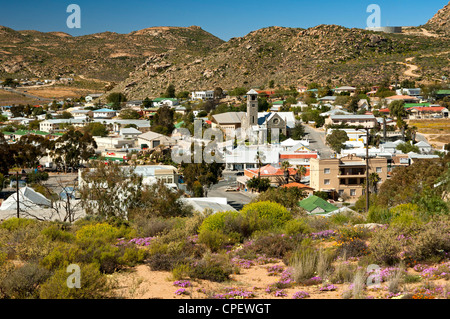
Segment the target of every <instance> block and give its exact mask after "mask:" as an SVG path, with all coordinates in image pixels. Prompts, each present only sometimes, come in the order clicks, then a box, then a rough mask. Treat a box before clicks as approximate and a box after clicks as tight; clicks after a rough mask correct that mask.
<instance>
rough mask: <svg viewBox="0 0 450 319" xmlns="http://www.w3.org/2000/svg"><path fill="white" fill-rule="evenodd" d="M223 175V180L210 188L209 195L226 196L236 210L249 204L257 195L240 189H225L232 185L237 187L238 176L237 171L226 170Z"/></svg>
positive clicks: (229, 203)
mask: <svg viewBox="0 0 450 319" xmlns="http://www.w3.org/2000/svg"><path fill="white" fill-rule="evenodd" d="M223 177H224V178H223V180H220V181H219V183H217V184H215V185H213V186H212V187H211V189H209V190H208V195H207V197H226V199H227V201H228V205H230V206H232V207H233V208H234V209H236V210H240V209H242V207H243V206H244V205H245V204H248V203H250V202H251V201H252V199H253V197H256V195H255V194H248V195H247V194H244V193H243V192H239V191H234V192H227V191H225V190H226V189H227V187H230V186H231V187H236V188H237V184H236V177H237V176H236V173H235V172H224V173H223Z"/></svg>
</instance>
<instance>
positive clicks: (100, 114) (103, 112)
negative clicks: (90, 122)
mask: <svg viewBox="0 0 450 319" xmlns="http://www.w3.org/2000/svg"><path fill="white" fill-rule="evenodd" d="M92 114H93V117H94V118H97V119H99V118H101V119H111V118H113V117H114V116H116V115H117V112H116V111H114V110H111V109H106V108H103V109H99V110H94V111H92Z"/></svg>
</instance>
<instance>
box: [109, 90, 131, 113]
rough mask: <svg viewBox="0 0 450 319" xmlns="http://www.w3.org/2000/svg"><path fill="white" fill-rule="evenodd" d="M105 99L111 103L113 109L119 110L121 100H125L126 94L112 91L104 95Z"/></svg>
mask: <svg viewBox="0 0 450 319" xmlns="http://www.w3.org/2000/svg"><path fill="white" fill-rule="evenodd" d="M106 101H107V102H108V103H113V106H112V109H113V110H120V104H121V103H122V102H126V101H127V98H126V96H125V95H124V94H123V93H120V92H113V93H110V94H109V95H108V96H107V97H106Z"/></svg>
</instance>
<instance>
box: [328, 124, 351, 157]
mask: <svg viewBox="0 0 450 319" xmlns="http://www.w3.org/2000/svg"><path fill="white" fill-rule="evenodd" d="M346 141H348V135H347V133H346V132H345V131H343V130H333V131H332V132H331V134H329V135H328V136H327V138H326V142H327V144H328V145H329V146H330V147H331V149H332V150H333V151H335V152H336V153H340V152H341V150H342V149H343V148H344V142H346Z"/></svg>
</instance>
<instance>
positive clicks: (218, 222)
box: [199, 211, 239, 233]
mask: <svg viewBox="0 0 450 319" xmlns="http://www.w3.org/2000/svg"><path fill="white" fill-rule="evenodd" d="M238 215H239V212H236V211H225V212H217V213H214V214H212V215H209V216H208V217H206V218H205V220H204V221H203V223H202V224H201V226H200V228H199V233H201V232H202V231H203V230H209V231H216V230H223V229H224V227H225V221H226V220H227V221H229V220H231V219H234V218H235V217H236V216H238Z"/></svg>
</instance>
